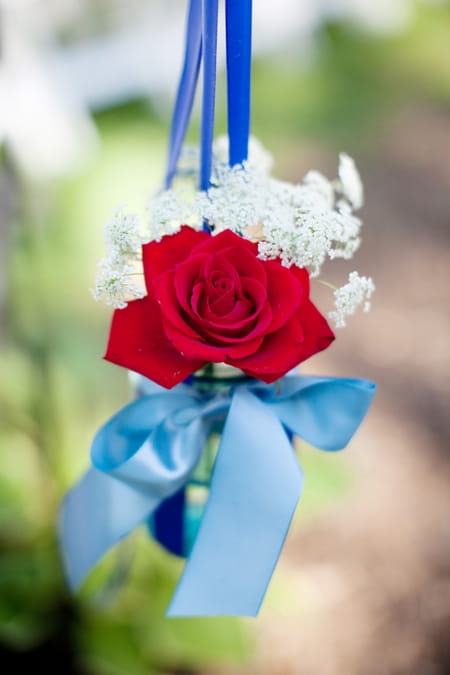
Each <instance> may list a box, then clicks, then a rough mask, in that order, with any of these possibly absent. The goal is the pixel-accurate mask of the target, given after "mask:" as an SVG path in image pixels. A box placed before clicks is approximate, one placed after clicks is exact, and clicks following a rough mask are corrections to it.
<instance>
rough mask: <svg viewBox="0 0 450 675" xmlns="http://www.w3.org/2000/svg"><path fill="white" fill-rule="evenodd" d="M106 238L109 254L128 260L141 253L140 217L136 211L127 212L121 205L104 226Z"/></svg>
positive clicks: (112, 256)
mask: <svg viewBox="0 0 450 675" xmlns="http://www.w3.org/2000/svg"><path fill="white" fill-rule="evenodd" d="M104 238H105V245H106V250H107V253H108V256H109V257H110V258H123V259H126V260H130V259H134V258H137V257H138V256H139V254H140V248H141V244H142V242H143V239H142V236H141V235H140V233H139V219H138V217H137V215H136V214H135V213H126V212H125V210H124V207H123V206H119V207H118V208H117V209H116V210H115V211H114V213H113V216H112V218H111V219H110V220H108V222H107V223H106V224H105V227H104Z"/></svg>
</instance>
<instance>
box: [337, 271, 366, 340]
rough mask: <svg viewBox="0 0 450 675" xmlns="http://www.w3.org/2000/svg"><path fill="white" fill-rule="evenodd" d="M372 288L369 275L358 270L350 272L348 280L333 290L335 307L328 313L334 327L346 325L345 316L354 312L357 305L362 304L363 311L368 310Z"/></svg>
mask: <svg viewBox="0 0 450 675" xmlns="http://www.w3.org/2000/svg"><path fill="white" fill-rule="evenodd" d="M374 290H375V285H374V283H373V281H372V279H371V278H370V277H362V276H359V274H358V272H351V273H350V274H349V277H348V282H347V283H346V284H345V285H344V286H341V288H337V289H336V290H335V291H334V307H335V309H334V311H332V312H329V313H328V317H329V318H330V319H331V320H332V321H334V322H335V325H336V328H343V327H344V326H345V325H346V322H345V317H346V316H350V315H351V314H354V313H355V311H356V308H357V307H358V306H359V305H361V304H362V305H363V311H364V312H368V311H369V310H370V298H371V295H372V293H373V292H374Z"/></svg>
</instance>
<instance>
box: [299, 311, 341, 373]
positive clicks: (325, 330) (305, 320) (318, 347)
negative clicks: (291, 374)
mask: <svg viewBox="0 0 450 675" xmlns="http://www.w3.org/2000/svg"><path fill="white" fill-rule="evenodd" d="M297 316H299V320H300V321H301V324H302V327H303V334H304V341H303V343H302V349H301V354H300V361H299V363H301V362H302V361H305V360H306V359H307V358H309V357H310V356H312V355H313V354H316V353H317V352H321V351H322V350H324V349H326V348H327V347H329V346H330V344H331V343H332V342H333V340H334V339H335V335H334V333H333V331H332V330H331V328H330V326H329V324H328V321H327V320H326V319H325V317H324V316H322V314H321V313H320V312H319V310H318V309H317V307H316V306H315V305H314V304H313V303H312V302H311V300H308V301H307V302H306V303H304V304H303V305H302V307H301V310H300V311H299V312H297Z"/></svg>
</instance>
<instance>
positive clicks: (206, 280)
mask: <svg viewBox="0 0 450 675" xmlns="http://www.w3.org/2000/svg"><path fill="white" fill-rule="evenodd" d="M142 250H143V263H144V275H145V283H146V287H147V293H148V295H147V296H146V297H145V298H143V299H142V300H134V301H132V302H130V303H129V304H128V305H127V307H126V308H125V309H118V310H116V311H115V312H114V316H113V320H112V325H111V332H110V337H109V342H108V347H107V350H106V354H105V358H106V359H107V360H108V361H112V362H113V363H116V364H118V365H120V366H124V367H125V368H129V369H130V370H134V371H136V372H138V373H141V374H142V375H145V376H146V377H148V378H150V379H151V380H154V381H155V382H157V383H158V384H160V385H162V386H164V387H167V388H170V387H173V386H174V385H176V384H178V383H179V382H181V381H182V380H184V379H185V378H186V377H187V376H188V375H190V374H191V373H193V372H194V371H196V370H198V369H199V368H201V367H203V366H204V365H205V363H207V362H209V361H214V362H225V363H228V364H230V365H232V366H235V367H236V368H240V369H241V370H243V371H244V373H246V374H247V375H250V376H251V377H255V378H257V379H260V380H263V381H264V382H273V381H275V380H277V379H278V378H280V377H282V376H283V375H285V374H286V373H287V372H288V371H289V370H290V369H291V368H293V367H294V366H296V365H298V364H299V363H300V362H301V361H304V360H305V359H307V358H308V357H309V356H312V355H313V354H315V353H316V352H319V351H320V350H322V349H325V348H326V347H328V345H329V344H330V343H331V342H332V340H334V335H333V333H332V331H331V329H330V327H329V326H328V323H327V321H326V320H325V318H324V317H323V316H322V315H321V314H320V312H319V311H318V310H317V309H316V307H315V306H314V305H313V304H312V302H311V301H310V299H309V276H308V272H307V271H306V270H304V269H300V268H298V267H295V266H294V265H293V266H292V267H290V268H287V267H284V266H283V265H282V264H281V263H280V262H279V261H278V260H260V259H259V258H258V257H257V245H256V244H254V243H253V242H251V241H248V240H247V239H243V238H242V237H239V236H238V235H237V234H234V232H231V231H230V230H225V231H224V232H221V233H220V234H217V235H215V236H210V235H209V234H207V233H206V232H198V231H196V230H193V229H192V228H190V227H186V226H184V227H182V228H181V230H180V231H179V232H177V233H176V234H173V235H168V236H165V237H163V238H162V239H161V241H159V242H150V243H149V244H145V245H144V246H143V247H142Z"/></svg>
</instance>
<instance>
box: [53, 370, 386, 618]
mask: <svg viewBox="0 0 450 675" xmlns="http://www.w3.org/2000/svg"><path fill="white" fill-rule="evenodd" d="M374 391H375V385H374V384H373V383H371V382H368V381H366V380H357V379H341V378H324V377H305V376H293V375H289V376H286V377H284V378H283V379H282V380H281V381H280V382H279V383H278V385H265V384H263V383H261V382H259V381H256V380H250V381H249V382H246V383H244V384H238V385H236V386H230V388H229V389H228V390H227V391H225V392H218V393H214V394H211V393H205V392H201V391H197V390H196V389H195V388H193V387H192V386H189V385H187V384H181V385H178V386H177V387H175V388H174V389H172V390H171V391H167V390H166V389H163V388H161V387H159V386H157V385H155V384H153V383H152V382H150V381H149V380H146V381H145V395H143V396H142V397H141V398H138V399H136V400H135V401H133V402H132V403H130V404H129V405H127V406H125V407H124V408H123V409H122V410H120V411H119V412H118V413H117V414H116V415H114V416H113V417H112V418H111V419H110V420H109V421H108V422H107V423H106V424H105V425H104V426H103V427H102V428H101V429H100V430H99V431H98V433H97V435H96V436H95V438H94V441H93V444H92V448H91V459H92V464H93V467H92V468H91V469H90V470H89V471H88V472H87V473H86V474H85V476H84V477H83V478H82V479H81V481H80V482H79V483H78V484H77V485H76V486H75V487H74V488H73V489H72V490H71V491H70V492H69V493H68V495H67V497H66V499H65V500H64V503H63V506H62V509H61V518H60V539H61V546H62V552H63V558H64V563H65V569H66V574H67V578H68V582H69V584H70V586H71V587H72V588H76V587H77V586H79V585H80V584H81V582H82V581H83V579H84V578H85V576H86V575H87V574H88V573H89V571H90V570H91V569H92V568H93V566H94V565H95V564H96V563H97V562H98V561H99V560H100V558H101V557H102V556H103V555H104V554H105V553H106V551H108V550H109V549H110V548H111V547H112V546H114V544H116V543H117V542H118V541H119V540H120V539H121V538H122V537H124V536H126V535H127V534H128V533H129V532H131V531H132V530H133V529H134V528H135V527H136V526H137V525H139V524H140V523H143V522H145V521H146V520H147V519H148V518H149V517H150V516H151V514H153V513H154V512H155V510H156V509H157V508H158V507H159V506H160V504H161V503H162V502H163V501H164V500H165V499H167V498H168V497H170V496H171V495H173V494H175V493H177V492H178V491H179V490H180V489H181V488H182V486H184V485H186V483H187V482H188V481H189V478H190V476H191V475H192V473H193V471H194V469H195V467H196V465H197V464H198V461H199V459H200V456H201V451H202V448H203V446H204V444H205V441H206V439H207V437H208V434H209V432H210V430H211V429H212V428H213V427H214V425H215V424H217V420H223V419H226V421H225V427H224V431H223V434H222V438H221V443H220V447H219V451H218V454H217V458H216V462H215V466H214V471H213V475H212V480H211V487H210V493H209V498H208V501H207V504H206V508H205V513H204V516H203V518H202V522H201V525H200V530H199V533H198V536H197V538H196V540H195V542H194V546H193V549H192V552H191V555H190V557H189V559H188V561H187V563H186V566H185V569H184V572H183V575H182V577H181V579H180V582H179V584H178V586H177V589H176V591H175V594H174V597H173V599H172V602H171V604H170V607H169V610H168V615H169V616H201V615H203V616H206V615H208V616H212V615H226V614H230V615H247V616H255V615H256V614H257V612H258V609H259V606H260V604H261V602H262V599H263V597H264V593H265V591H266V588H267V585H268V583H269V581H270V578H271V575H272V571H273V569H274V566H275V564H276V562H277V560H278V557H279V555H280V552H281V548H282V546H283V543H284V539H285V536H286V533H287V531H288V528H289V524H290V521H291V518H292V515H293V513H294V510H295V507H296V505H297V501H298V499H299V497H300V494H301V491H302V486H303V476H302V472H301V469H300V467H299V465H298V463H297V460H296V457H295V454H294V451H293V449H292V446H291V444H290V442H289V438H288V435H287V433H286V432H289V433H294V434H296V435H298V436H300V437H301V438H303V439H305V440H306V441H308V442H309V443H311V444H313V445H315V446H317V447H319V448H323V449H325V450H339V449H341V448H343V447H345V445H346V444H347V443H348V441H349V440H350V438H351V437H352V435H353V434H354V432H355V431H356V429H357V428H358V426H359V424H360V423H361V421H362V419H363V418H364V416H365V414H366V412H367V409H368V407H369V405H370V402H371V400H372V397H373V394H374Z"/></svg>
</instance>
